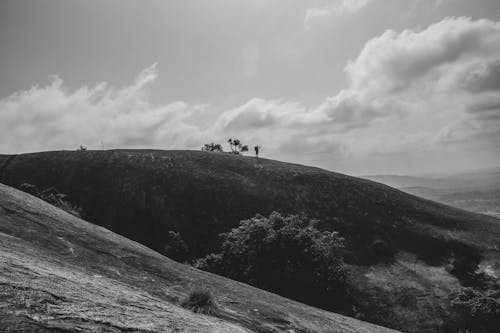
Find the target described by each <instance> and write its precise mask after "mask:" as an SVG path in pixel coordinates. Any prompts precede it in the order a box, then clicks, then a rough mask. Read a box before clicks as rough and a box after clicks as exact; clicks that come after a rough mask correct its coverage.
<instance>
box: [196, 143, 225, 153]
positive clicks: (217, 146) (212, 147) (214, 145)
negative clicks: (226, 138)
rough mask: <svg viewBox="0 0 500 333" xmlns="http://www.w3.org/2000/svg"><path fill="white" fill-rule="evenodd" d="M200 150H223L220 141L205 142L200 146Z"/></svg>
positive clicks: (220, 151)
mask: <svg viewBox="0 0 500 333" xmlns="http://www.w3.org/2000/svg"><path fill="white" fill-rule="evenodd" d="M201 151H215V152H219V153H222V152H223V151H224V150H223V149H222V145H221V144H220V143H213V142H210V143H205V144H204V145H203V147H201Z"/></svg>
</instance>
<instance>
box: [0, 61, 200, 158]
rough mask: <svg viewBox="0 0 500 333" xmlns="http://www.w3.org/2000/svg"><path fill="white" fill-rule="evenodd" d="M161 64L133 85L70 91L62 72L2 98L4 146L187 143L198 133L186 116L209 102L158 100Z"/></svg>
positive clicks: (23, 148) (21, 148)
mask: <svg viewBox="0 0 500 333" xmlns="http://www.w3.org/2000/svg"><path fill="white" fill-rule="evenodd" d="M157 75H158V74H157V68H156V64H155V65H153V66H151V67H149V68H146V69H144V70H143V71H141V73H140V74H139V75H138V76H137V77H136V79H135V81H134V82H133V84H131V85H129V86H125V87H121V88H118V89H116V88H113V87H111V86H110V85H109V84H107V83H105V82H102V83H98V84H96V85H95V86H93V87H86V86H85V87H82V88H80V89H77V90H75V91H70V90H69V89H68V88H66V87H65V85H64V82H63V80H62V79H60V78H59V77H53V78H52V80H51V82H50V83H49V84H48V85H47V86H45V87H39V86H34V87H32V88H31V89H29V90H26V91H22V92H18V93H15V94H13V95H11V96H9V97H7V98H4V99H2V100H0V124H1V125H0V151H2V152H4V153H8V152H23V151H36V150H48V149H63V148H65V149H75V148H76V147H78V146H79V145H80V144H83V145H88V146H89V147H90V148H97V147H100V146H101V142H104V144H105V146H106V147H108V148H116V147H124V146H125V147H152V146H161V147H164V148H179V147H184V146H185V145H184V142H183V140H184V138H185V136H184V133H186V132H196V128H195V127H194V126H192V125H189V123H188V122H187V121H186V119H187V118H188V117H189V116H190V115H191V114H193V113H195V112H199V111H200V109H203V108H204V106H200V105H195V106H190V105H188V104H186V103H184V102H173V103H170V104H167V105H153V104H152V103H151V102H150V101H149V96H148V88H149V86H150V85H151V84H152V83H153V82H154V81H155V80H156V78H157Z"/></svg>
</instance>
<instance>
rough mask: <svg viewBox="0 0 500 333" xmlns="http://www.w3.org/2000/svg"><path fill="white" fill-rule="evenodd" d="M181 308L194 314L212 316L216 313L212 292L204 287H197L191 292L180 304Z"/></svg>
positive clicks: (216, 308)
mask: <svg viewBox="0 0 500 333" xmlns="http://www.w3.org/2000/svg"><path fill="white" fill-rule="evenodd" d="M181 306H182V307H183V308H186V309H189V310H191V311H193V312H195V313H201V314H206V315H212V316H213V315H216V314H217V313H218V307H217V304H216V303H215V298H214V296H213V294H212V292H211V291H210V290H208V289H207V288H205V287H197V288H195V289H193V290H191V291H190V292H189V294H188V295H187V297H186V298H185V299H184V300H183V301H182V302H181Z"/></svg>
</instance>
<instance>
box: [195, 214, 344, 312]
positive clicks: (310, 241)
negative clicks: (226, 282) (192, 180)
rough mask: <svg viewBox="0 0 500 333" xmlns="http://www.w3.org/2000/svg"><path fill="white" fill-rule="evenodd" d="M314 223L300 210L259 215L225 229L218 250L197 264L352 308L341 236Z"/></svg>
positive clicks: (308, 299) (312, 300)
mask: <svg viewBox="0 0 500 333" xmlns="http://www.w3.org/2000/svg"><path fill="white" fill-rule="evenodd" d="M316 223H317V221H315V220H310V219H308V218H306V217H304V216H299V215H290V216H281V215H280V214H279V213H276V212H274V213H272V214H270V215H269V216H268V217H265V216H261V215H257V216H255V217H253V218H251V219H249V220H244V221H241V222H240V225H239V227H238V228H235V229H233V230H232V231H231V232H229V233H227V234H223V237H224V240H223V243H222V248H221V252H220V253H216V254H211V255H208V256H207V257H205V258H203V259H200V260H198V261H196V262H195V265H196V266H197V267H198V268H201V269H204V270H208V271H210V272H213V273H216V274H220V275H225V276H227V277H230V278H232V279H236V280H239V281H243V282H246V283H249V284H252V285H254V286H257V287H259V288H262V289H266V290H269V291H272V292H275V293H278V294H281V295H283V296H286V297H290V298H293V299H296V300H300V301H303V302H305V303H309V304H314V305H317V306H321V307H324V308H329V309H335V310H346V309H350V305H349V304H348V303H346V299H347V298H346V284H345V274H346V271H345V268H344V264H343V260H342V257H341V255H340V250H341V249H342V248H343V239H342V238H341V237H340V236H339V234H338V233H336V232H331V231H319V230H318V229H316ZM332 299H335V301H334V302H332ZM332 305H333V307H332Z"/></svg>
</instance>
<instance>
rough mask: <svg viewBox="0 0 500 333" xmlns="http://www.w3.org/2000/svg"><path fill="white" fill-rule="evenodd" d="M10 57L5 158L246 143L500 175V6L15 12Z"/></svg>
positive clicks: (0, 105) (131, 5) (0, 65)
mask: <svg viewBox="0 0 500 333" xmlns="http://www.w3.org/2000/svg"><path fill="white" fill-rule="evenodd" d="M0 45H1V48H0V78H1V79H0V153H1V154H19V153H23V152H38V151H50V150H75V149H76V148H77V147H78V146H80V145H84V146H86V147H88V148H89V149H93V150H101V147H102V145H103V144H104V147H105V148H106V149H105V150H111V149H139V148H141V149H161V150H199V149H200V148H201V147H202V146H203V144H205V143H208V142H216V143H221V144H223V145H224V147H225V148H226V149H227V147H226V146H227V138H229V137H233V138H235V137H236V138H239V139H241V140H242V142H243V144H248V145H250V146H254V145H261V146H262V151H261V156H262V157H264V158H270V159H274V160H281V161H285V162H291V163H297V164H303V165H309V166H316V167H320V168H323V169H326V170H331V171H336V172H341V173H346V174H350V175H357V176H362V175H421V174H432V173H449V174H451V173H460V172H467V171H474V170H484V169H496V168H499V167H500V152H499V150H498V147H500V99H499V97H498V96H500V2H498V1H495V0H481V1H477V2H474V3H472V2H471V1H467V0H406V1H400V0H389V1H381V0H332V1H321V0H316V1H314V0H312V1H285V0H278V1H275V2H272V3H270V2H268V1H264V0H257V1H252V2H250V1H242V0H237V1H234V0H232V1H229V0H214V1H210V2H205V1H190V2H185V1H169V2H162V1H156V0H150V1H145V2H143V1H141V2H138V1H117V0H110V1H106V2H100V1H96V0H91V1H80V0H77V1H72V2H67V1H62V0H42V1H37V2H20V1H12V0H7V1H3V2H1V3H0ZM248 155H252V152H249V153H248Z"/></svg>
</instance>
